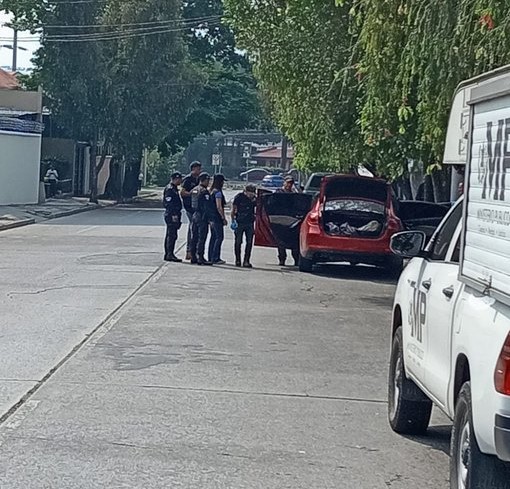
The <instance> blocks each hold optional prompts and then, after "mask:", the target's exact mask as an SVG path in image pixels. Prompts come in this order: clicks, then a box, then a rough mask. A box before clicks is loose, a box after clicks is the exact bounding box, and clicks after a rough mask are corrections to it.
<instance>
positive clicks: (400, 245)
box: [390, 231, 427, 258]
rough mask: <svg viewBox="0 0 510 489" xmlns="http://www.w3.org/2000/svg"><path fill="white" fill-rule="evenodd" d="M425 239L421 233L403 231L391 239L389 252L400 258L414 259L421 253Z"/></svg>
mask: <svg viewBox="0 0 510 489" xmlns="http://www.w3.org/2000/svg"><path fill="white" fill-rule="evenodd" d="M426 239H427V237H426V236H425V233H424V232H423V231H405V232H403V233H397V234H394V235H393V236H392V237H391V243H390V248H391V251H392V252H393V253H394V254H395V255H398V256H401V257H402V258H414V257H415V256H419V255H420V254H421V252H422V251H423V247H424V245H425V242H426Z"/></svg>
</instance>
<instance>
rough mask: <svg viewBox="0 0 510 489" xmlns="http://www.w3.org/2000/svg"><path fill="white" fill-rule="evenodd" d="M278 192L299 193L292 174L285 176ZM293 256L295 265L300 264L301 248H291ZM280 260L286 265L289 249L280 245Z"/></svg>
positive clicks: (281, 264) (281, 263)
mask: <svg viewBox="0 0 510 489" xmlns="http://www.w3.org/2000/svg"><path fill="white" fill-rule="evenodd" d="M277 192H280V193H284V194H297V193H299V192H298V190H297V189H296V186H295V181H294V178H293V177H291V176H290V175H289V176H288V177H285V180H284V182H283V187H282V188H281V189H278V190H277ZM291 252H292V257H293V258H294V266H296V267H297V266H298V265H299V248H298V247H297V246H296V247H295V248H292V249H291ZM278 261H279V263H280V266H281V267H283V266H285V262H286V261H287V250H286V249H285V248H284V247H281V246H278Z"/></svg>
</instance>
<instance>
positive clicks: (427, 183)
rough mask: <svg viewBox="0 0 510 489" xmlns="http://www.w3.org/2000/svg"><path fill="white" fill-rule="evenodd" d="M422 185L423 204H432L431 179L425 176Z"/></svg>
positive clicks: (432, 186)
mask: <svg viewBox="0 0 510 489" xmlns="http://www.w3.org/2000/svg"><path fill="white" fill-rule="evenodd" d="M423 183H424V196H423V200H424V201H425V202H434V185H433V184H432V177H431V176H430V175H425V179H424V182H423Z"/></svg>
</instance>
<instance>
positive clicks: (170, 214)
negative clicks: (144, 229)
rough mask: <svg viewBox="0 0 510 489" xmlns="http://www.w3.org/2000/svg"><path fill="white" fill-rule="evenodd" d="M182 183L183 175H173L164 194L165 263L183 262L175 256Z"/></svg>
mask: <svg viewBox="0 0 510 489" xmlns="http://www.w3.org/2000/svg"><path fill="white" fill-rule="evenodd" d="M181 183H182V175H181V174H180V173H179V172H175V173H172V175H171V177H170V183H169V184H168V185H167V186H166V188H165V192H164V194H163V204H164V206H165V223H166V236H165V261H172V262H176V263H180V262H182V260H180V259H179V258H177V257H176V256H175V242H176V241H177V234H178V231H179V228H180V227H181V214H182V199H181V196H180V195H179V185H180V184H181Z"/></svg>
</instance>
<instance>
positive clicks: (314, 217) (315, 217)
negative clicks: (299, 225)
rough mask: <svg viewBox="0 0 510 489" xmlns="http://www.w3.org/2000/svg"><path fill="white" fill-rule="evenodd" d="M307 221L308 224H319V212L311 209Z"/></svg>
mask: <svg viewBox="0 0 510 489" xmlns="http://www.w3.org/2000/svg"><path fill="white" fill-rule="evenodd" d="M308 222H309V223H310V224H319V213H318V212H315V211H312V212H310V214H308Z"/></svg>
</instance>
